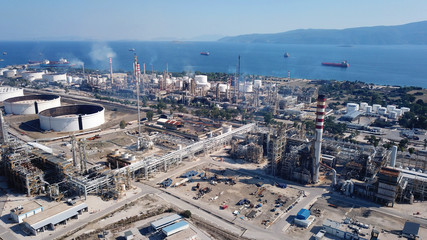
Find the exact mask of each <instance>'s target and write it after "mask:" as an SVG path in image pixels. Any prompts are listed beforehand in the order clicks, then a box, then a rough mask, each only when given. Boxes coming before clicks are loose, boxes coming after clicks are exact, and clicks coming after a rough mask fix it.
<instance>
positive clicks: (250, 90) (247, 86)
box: [246, 83, 253, 93]
mask: <svg viewBox="0 0 427 240" xmlns="http://www.w3.org/2000/svg"><path fill="white" fill-rule="evenodd" d="M246 92H247V93H250V92H253V85H252V83H246Z"/></svg>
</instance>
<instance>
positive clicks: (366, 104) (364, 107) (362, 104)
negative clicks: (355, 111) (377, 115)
mask: <svg viewBox="0 0 427 240" xmlns="http://www.w3.org/2000/svg"><path fill="white" fill-rule="evenodd" d="M367 106H368V103H365V102H361V103H360V108H359V109H360V110H362V111H364V112H365V111H366V107H367Z"/></svg>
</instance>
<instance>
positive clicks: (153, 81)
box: [151, 78, 159, 84]
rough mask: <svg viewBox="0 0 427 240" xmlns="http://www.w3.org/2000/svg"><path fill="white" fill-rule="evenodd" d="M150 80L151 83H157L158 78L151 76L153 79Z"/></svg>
mask: <svg viewBox="0 0 427 240" xmlns="http://www.w3.org/2000/svg"><path fill="white" fill-rule="evenodd" d="M151 82H152V83H153V84H159V79H158V78H153V79H152V80H151Z"/></svg>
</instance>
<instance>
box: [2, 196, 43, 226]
mask: <svg viewBox="0 0 427 240" xmlns="http://www.w3.org/2000/svg"><path fill="white" fill-rule="evenodd" d="M40 212H43V206H42V205H40V204H39V203H38V202H36V201H33V202H28V203H26V204H23V205H19V206H18V207H16V208H13V209H12V210H10V217H11V218H12V219H13V220H14V221H15V222H17V223H21V222H22V221H23V219H24V218H28V217H31V216H33V215H35V214H37V213H40Z"/></svg>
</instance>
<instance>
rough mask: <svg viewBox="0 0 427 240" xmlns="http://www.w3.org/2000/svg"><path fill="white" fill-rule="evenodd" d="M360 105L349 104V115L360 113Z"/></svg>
mask: <svg viewBox="0 0 427 240" xmlns="http://www.w3.org/2000/svg"><path fill="white" fill-rule="evenodd" d="M358 110H359V104H356V103H347V113H350V112H354V111H358Z"/></svg>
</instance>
